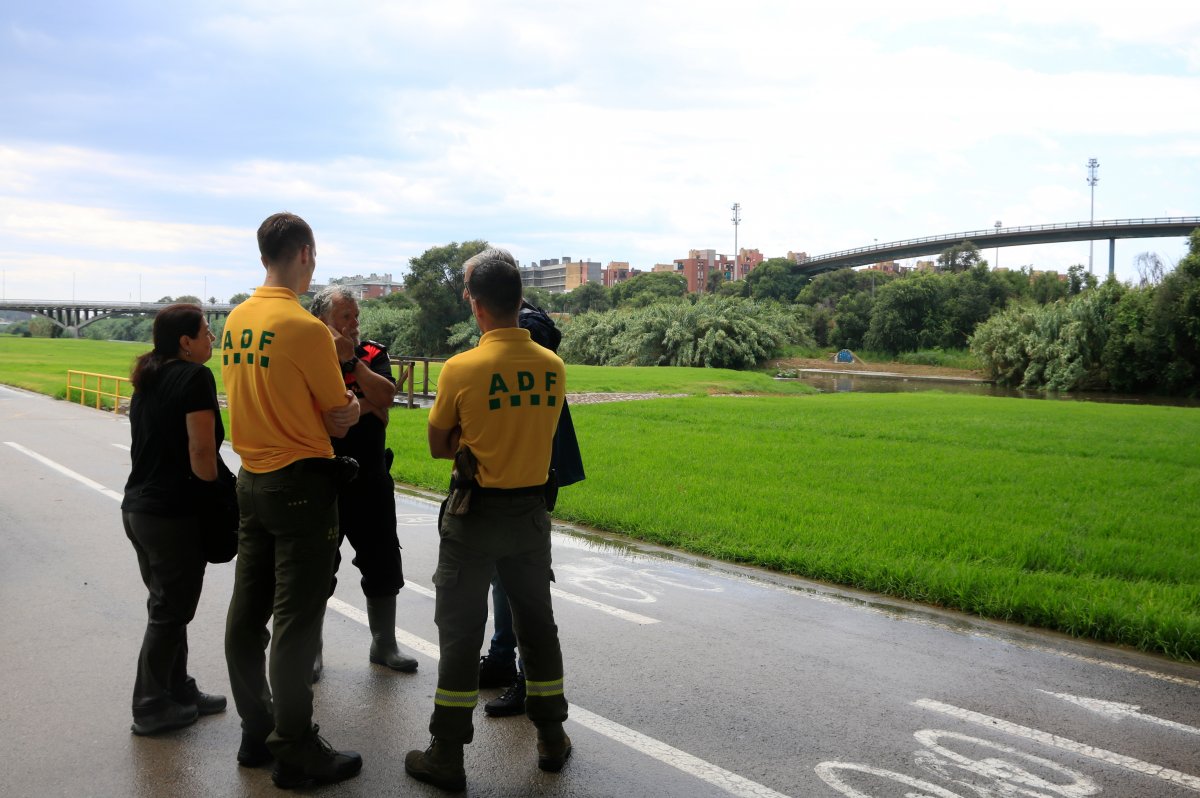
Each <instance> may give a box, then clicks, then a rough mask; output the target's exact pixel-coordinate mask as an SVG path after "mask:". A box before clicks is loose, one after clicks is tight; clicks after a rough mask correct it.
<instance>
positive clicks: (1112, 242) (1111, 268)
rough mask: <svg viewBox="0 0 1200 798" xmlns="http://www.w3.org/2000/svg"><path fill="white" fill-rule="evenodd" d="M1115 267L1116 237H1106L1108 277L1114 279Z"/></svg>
mask: <svg viewBox="0 0 1200 798" xmlns="http://www.w3.org/2000/svg"><path fill="white" fill-rule="evenodd" d="M1116 267H1117V239H1115V238H1110V239H1108V279H1110V280H1115V279H1116Z"/></svg>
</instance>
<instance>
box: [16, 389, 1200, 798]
mask: <svg viewBox="0 0 1200 798" xmlns="http://www.w3.org/2000/svg"><path fill="white" fill-rule="evenodd" d="M580 412H586V411H585V410H582V409H581V411H580ZM128 444H129V427H128V424H127V422H126V421H125V420H124V419H123V418H121V417H114V416H112V415H110V414H105V413H100V412H96V411H94V410H87V409H83V408H79V407H77V406H73V405H68V404H65V403H63V402H56V401H53V400H50V399H46V398H44V397H40V396H35V395H32V394H27V393H24V392H20V391H14V390H10V389H6V388H0V474H3V478H2V479H0V544H2V545H3V552H4V556H3V557H2V558H0V600H2V601H3V606H4V615H3V622H2V623H0V673H3V680H4V681H3V686H4V689H3V691H2V693H0V751H3V752H4V753H3V762H4V768H3V771H4V777H3V778H2V779H0V796H55V795H62V796H87V795H94V796H126V795H135V796H161V795H181V796H238V795H246V796H260V795H262V796H265V795H276V794H279V793H278V792H277V791H276V790H275V789H274V787H273V786H272V785H271V783H270V778H269V774H268V772H267V771H266V770H264V769H260V770H247V769H244V768H238V767H236V766H235V764H234V760H233V755H234V752H235V750H236V748H237V744H238V736H239V729H238V722H237V717H236V714H234V713H233V712H232V711H231V712H229V713H227V714H225V715H219V716H214V717H211V718H205V719H202V720H201V721H200V722H199V723H197V724H196V725H195V726H192V727H190V728H188V729H184V730H181V731H179V732H177V733H173V734H169V735H166V736H163V737H160V738H154V739H144V738H138V737H134V736H132V735H131V734H130V733H129V731H128V729H129V722H130V718H129V694H130V690H131V688H132V682H133V675H134V674H133V668H134V664H135V660H136V654H137V648H138V645H139V643H140V639H141V634H142V630H143V624H144V612H145V610H144V600H145V595H144V592H143V588H142V586H141V584H140V581H139V578H138V574H137V568H136V563H135V560H134V556H133V552H132V551H131V549H130V546H129V544H128V542H127V541H126V540H125V539H124V535H123V532H122V531H121V525H120V520H119V515H118V511H117V507H118V502H119V496H120V490H121V488H122V485H123V483H124V479H125V476H126V473H127V469H128V452H127V449H126V447H128ZM225 456H226V457H227V459H228V460H229V461H230V462H231V463H232V462H234V461H235V460H236V458H235V457H233V456H232V454H231V453H229V452H226V453H225ZM397 506H398V510H399V513H400V519H401V540H402V542H403V544H404V547H405V549H404V556H405V573H406V575H407V576H408V578H409V580H410V583H409V585H408V586H407V587H406V588H405V589H404V590H403V591H401V594H400V598H399V616H398V624H399V627H400V628H399V630H398V632H399V634H400V637H401V639H402V641H403V643H404V644H405V645H406V646H408V647H409V648H410V649H412V650H413V651H415V652H416V655H417V656H418V658H419V660H420V662H421V666H420V671H419V672H418V673H417V674H415V675H412V676H409V675H401V674H394V673H392V672H390V671H388V670H386V669H384V668H380V667H377V666H371V665H369V664H368V663H367V657H366V655H367V648H368V645H369V636H368V633H367V629H366V627H365V617H364V612H363V608H364V606H365V604H364V601H363V598H362V594H361V591H360V590H359V588H358V580H357V578H356V575H355V572H354V569H353V567H352V566H350V565H349V560H350V557H349V556H347V557H346V559H345V560H344V562H343V570H342V573H341V577H342V578H341V580H340V582H339V585H338V589H337V593H336V596H335V598H334V600H332V601H331V602H330V607H329V610H328V613H327V616H326V635H325V636H326V649H325V650H326V672H325V673H326V675H325V678H324V679H323V680H322V682H321V683H320V684H319V685H318V686H317V688H316V693H317V701H316V712H317V720H318V722H319V723H320V724H321V729H322V732H323V733H324V734H326V735H327V736H328V737H329V739H330V740H331V741H332V742H333V743H334V744H335V745H338V746H343V747H349V748H355V749H357V750H359V751H360V752H362V754H363V756H364V759H365V761H366V766H365V768H364V770H363V772H362V774H361V775H360V776H359V777H358V778H356V779H354V780H352V781H350V782H347V783H345V784H342V785H337V786H334V787H330V788H325V789H322V790H320V791H319V794H321V795H329V796H379V795H383V796H399V795H414V796H432V795H438V794H440V793H439V792H438V791H437V790H435V789H433V788H431V787H428V786H426V785H420V784H417V783H415V782H412V781H411V780H409V779H408V778H407V777H406V776H405V775H404V772H403V764H402V758H403V754H404V752H405V751H406V750H407V749H409V748H413V747H423V746H424V745H425V743H426V742H427V739H428V735H427V731H426V724H427V722H428V717H429V712H430V709H431V707H432V694H433V690H434V687H435V675H436V657H437V647H436V641H437V635H436V630H435V628H434V625H433V600H432V593H431V591H430V582H429V575H430V574H431V573H432V572H433V566H434V561H435V558H436V540H437V538H436V533H435V531H434V527H433V523H434V519H435V515H436V512H437V508H436V505H435V504H434V503H433V502H431V501H428V500H425V499H422V498H419V497H409V496H398V498H397ZM344 554H346V555H349V554H350V552H349V550H348V549H347V551H346V552H344ZM232 573H233V569H232V566H231V565H220V566H211V567H210V569H209V572H208V576H207V579H206V582H205V592H204V596H203V597H202V599H201V604H200V609H199V612H198V615H197V618H196V620H195V622H194V623H193V624H192V627H191V634H190V640H191V663H192V668H191V670H192V672H193V673H194V674H195V675H196V676H197V678H198V679H199V680H200V683H201V685H202V686H203V687H204V688H206V689H208V690H212V691H216V692H223V693H227V692H228V679H227V676H226V674H225V666H224V660H223V657H222V654H221V650H222V645H221V639H222V630H223V622H224V611H225V608H226V605H227V602H228V597H229V593H230V588H231V584H232ZM555 573H556V575H557V587H556V593H555V596H556V598H555V602H556V611H557V614H558V616H559V625H560V627H561V629H562V637H563V643H564V650H565V659H566V666H567V695H568V698H569V699H570V701H571V702H572V708H571V713H572V714H571V720H570V721H568V730H569V732H570V734H571V736H572V738H573V739H574V740H575V744H576V751H575V755H574V756H573V757H572V759H571V761H570V762H569V764H568V765H567V767H566V769H565V770H564V771H563V772H562V773H561V774H559V775H551V774H544V773H541V772H540V771H538V770H537V768H536V767H535V765H534V752H533V751H534V748H533V746H534V734H533V730H532V728H531V726H530V725H529V724H528V722H527V721H525V720H524V719H523V718H508V719H499V720H496V719H489V718H486V717H484V716H483V714H482V712H479V713H478V714H477V716H476V727H477V733H476V741H475V743H474V744H473V745H471V746H470V747H469V748H468V752H467V768H468V779H469V785H468V793H467V794H468V795H471V796H527V795H545V796H679V797H680V798H723V797H724V796H764V797H768V798H774V797H776V796H793V797H795V798H800V797H801V796H818V797H820V796H834V797H835V796H838V795H844V796H873V797H875V798H885V797H886V798H900V797H901V796H906V795H907V796H936V798H948V797H949V798H953V797H954V796H960V797H961V798H978V797H979V796H997V797H999V796H1005V797H1006V798H1007V797H1009V796H1013V797H1018V796H1019V797H1024V796H1049V798H1060V797H1061V796H1085V795H1099V796H1189V795H1191V796H1194V795H1197V794H1200V667H1197V666H1194V665H1184V664H1179V663H1172V662H1168V661H1165V660H1162V659H1159V658H1155V657H1149V656H1143V655H1138V654H1134V653H1130V652H1127V651H1122V650H1116V649H1112V648H1108V647H1104V646H1096V645H1089V644H1086V643H1081V642H1077V641H1071V640H1067V639H1065V638H1062V637H1060V636H1057V635H1051V634H1043V633H1039V632H1036V631H1033V630H1028V629H1022V628H1015V627H1010V626H1006V625H1003V624H995V623H986V622H980V621H976V620H973V619H970V618H966V617H964V616H961V615H957V614H954V613H940V612H932V611H929V610H927V609H924V608H921V607H918V606H915V605H910V604H906V603H903V602H898V601H890V600H884V599H880V598H878V597H875V596H872V595H868V594H860V593H854V592H851V591H843V590H835V589H831V588H828V587H825V586H820V585H814V584H811V583H806V582H803V581H800V580H794V579H786V578H781V577H775V576H771V575H769V574H764V573H761V572H757V571H752V570H749V569H740V568H735V567H730V566H725V565H721V564H719V563H712V562H707V561H703V560H700V559H698V558H692V557H682V556H676V555H672V554H671V553H669V552H661V551H657V550H654V549H652V548H649V547H642V548H633V547H630V546H628V545H626V544H624V543H622V542H620V541H617V540H609V539H605V538H602V537H597V536H593V535H587V534H583V533H579V532H577V531H572V530H569V529H565V528H564V529H560V530H559V531H558V532H557V533H556V534H555Z"/></svg>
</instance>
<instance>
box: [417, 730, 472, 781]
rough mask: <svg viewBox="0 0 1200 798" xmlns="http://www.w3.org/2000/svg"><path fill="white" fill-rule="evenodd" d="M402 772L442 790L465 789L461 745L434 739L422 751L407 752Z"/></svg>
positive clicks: (465, 773)
mask: <svg viewBox="0 0 1200 798" xmlns="http://www.w3.org/2000/svg"><path fill="white" fill-rule="evenodd" d="M404 770H405V772H407V773H408V775H410V776H412V777H413V778H414V779H416V780H417V781H423V782H425V783H426V784H432V785H433V786H434V787H441V788H442V789H443V790H449V791H451V792H462V791H463V790H465V789H466V788H467V772H466V770H464V769H463V747H462V743H451V742H447V741H446V740H439V739H438V738H436V737H434V738H432V739H431V740H430V741H429V747H428V748H426V749H425V750H424V751H409V752H408V755H407V756H405V757H404Z"/></svg>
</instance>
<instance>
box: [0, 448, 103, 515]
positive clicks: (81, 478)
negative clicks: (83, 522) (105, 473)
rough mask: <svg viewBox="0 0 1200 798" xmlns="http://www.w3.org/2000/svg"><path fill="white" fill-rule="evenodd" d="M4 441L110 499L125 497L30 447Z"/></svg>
mask: <svg viewBox="0 0 1200 798" xmlns="http://www.w3.org/2000/svg"><path fill="white" fill-rule="evenodd" d="M4 443H5V444H6V445H8V446H11V447H12V448H14V449H16V450H17V451H18V452H20V453H21V454H24V455H27V456H29V457H32V458H33V459H34V460H37V461H38V462H39V463H41V464H42V465H44V466H46V467H48V468H52V469H54V470H55V471H57V472H58V473H60V474H63V475H65V476H68V477H70V478H71V479H73V480H75V481H76V482H80V483H82V484H84V485H86V486H88V487H89V488H91V489H92V490H94V491H96V492H98V493H103V494H104V495H105V496H107V497H108V498H110V499H115V500H116V501H121V500H123V499H124V498H125V497H124V496H123V495H122V494H120V493H117V492H116V491H115V490H109V489H108V488H106V487H104V486H103V485H101V484H100V483H99V482H96V481H95V480H92V479H88V478H87V477H85V476H84V475H83V474H80V473H78V472H75V471H72V470H71V469H69V468H67V467H66V466H64V465H60V464H58V463H56V462H54V461H53V460H51V459H50V458H49V457H45V456H44V455H40V454H38V453H37V452H35V451H33V450H32V449H26V448H25V447H24V446H22V445H21V444H19V443H14V442H13V441H5V442H4Z"/></svg>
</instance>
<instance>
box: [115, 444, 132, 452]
mask: <svg viewBox="0 0 1200 798" xmlns="http://www.w3.org/2000/svg"><path fill="white" fill-rule="evenodd" d="M113 446H116V447H117V448H118V449H124V450H125V451H127V452H132V451H133V449H131V448H130V447H128V446H126V445H125V444H123V443H114V444H113Z"/></svg>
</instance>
